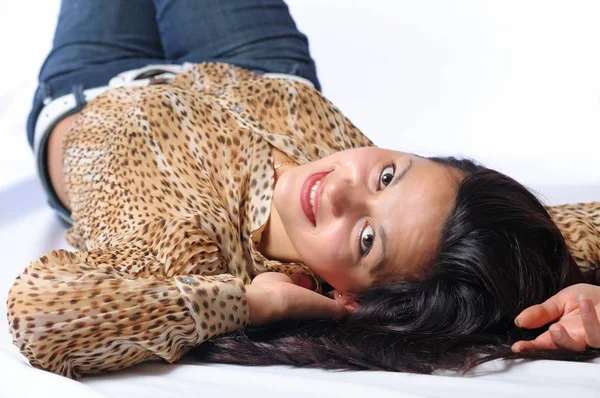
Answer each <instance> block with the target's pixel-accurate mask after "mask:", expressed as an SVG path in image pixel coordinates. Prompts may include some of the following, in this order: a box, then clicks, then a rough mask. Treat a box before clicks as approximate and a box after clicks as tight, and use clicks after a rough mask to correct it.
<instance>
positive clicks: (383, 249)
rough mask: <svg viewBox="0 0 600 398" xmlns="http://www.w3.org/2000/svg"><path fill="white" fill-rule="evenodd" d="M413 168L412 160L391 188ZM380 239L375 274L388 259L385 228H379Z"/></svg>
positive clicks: (390, 185) (391, 183)
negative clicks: (379, 250) (379, 251)
mask: <svg viewBox="0 0 600 398" xmlns="http://www.w3.org/2000/svg"><path fill="white" fill-rule="evenodd" d="M411 167H412V159H411V160H410V162H409V164H408V166H407V167H406V168H405V169H404V170H403V171H402V173H400V174H397V175H396V176H394V179H393V180H392V182H390V184H389V185H388V188H389V187H393V186H394V185H396V184H398V182H399V181H400V180H401V179H402V177H404V176H405V175H406V173H407V172H408V170H409V169H410V168H411ZM378 235H379V237H380V239H381V255H380V256H379V259H378V261H377V263H376V264H377V265H376V266H375V269H374V272H379V271H381V269H382V268H383V266H384V261H383V260H384V259H385V258H386V257H387V256H386V253H387V234H386V232H385V229H383V227H379V233H378Z"/></svg>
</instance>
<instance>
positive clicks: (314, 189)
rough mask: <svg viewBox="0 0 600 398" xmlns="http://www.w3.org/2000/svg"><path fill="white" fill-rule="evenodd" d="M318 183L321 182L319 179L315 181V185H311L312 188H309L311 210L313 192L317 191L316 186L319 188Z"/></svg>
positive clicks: (313, 204) (313, 206) (313, 201)
mask: <svg viewBox="0 0 600 398" xmlns="http://www.w3.org/2000/svg"><path fill="white" fill-rule="evenodd" d="M320 183H321V180H319V181H317V182H316V183H315V185H313V186H312V188H311V189H310V205H311V206H312V208H313V212H314V211H315V194H316V192H317V188H319V184H320Z"/></svg>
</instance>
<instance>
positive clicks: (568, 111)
mask: <svg viewBox="0 0 600 398" xmlns="http://www.w3.org/2000/svg"><path fill="white" fill-rule="evenodd" d="M223 1H226V0H223ZM288 3H289V4H290V8H291V10H292V14H293V15H294V17H295V19H296V21H297V23H298V25H299V27H300V29H301V30H302V31H303V32H304V33H306V34H307V35H308V37H309V40H310V46H311V50H312V54H313V57H314V58H315V60H316V62H317V68H318V74H319V77H320V79H321V82H322V84H323V89H324V93H325V95H326V96H328V97H329V98H330V99H331V100H332V101H333V102H334V103H335V104H336V105H337V106H338V107H340V108H341V109H342V110H343V111H344V112H345V114H346V115H347V116H348V117H349V118H350V119H351V120H352V121H353V122H354V123H355V124H356V125H357V126H358V127H360V128H361V129H362V130H363V132H365V134H367V135H368V136H369V137H371V138H372V139H373V140H374V142H375V143H376V144H378V145H380V146H384V147H390V148H394V149H398V150H405V151H411V152H416V153H419V154H423V155H434V154H458V155H465V156H469V157H474V158H475V159H477V160H480V161H482V162H483V163H484V164H486V165H488V166H490V167H494V168H497V169H499V170H500V171H503V172H505V173H507V174H509V175H511V176H513V177H515V178H517V179H518V180H519V181H521V182H523V183H525V184H526V185H528V186H530V187H531V188H533V189H535V190H537V191H539V192H541V194H543V196H544V198H545V199H546V200H547V202H549V203H559V202H567V201H571V202H575V201H591V200H600V23H598V21H600V1H597V0H587V1H584V0H568V1H567V0H561V1H558V0H497V1H491V0H460V1H458V0H455V1H447V0H419V1H415V0H388V1H386V0H289V1H288ZM58 5H59V1H58V0H43V1H42V0H19V1H9V0H0V51H1V52H0V54H1V56H0V57H1V58H0V314H4V313H5V312H6V305H5V303H6V292H7V290H8V288H9V286H10V284H11V283H12V281H13V279H14V278H15V277H16V275H17V274H18V272H19V271H20V270H22V269H23V267H25V266H26V265H27V263H28V262H29V261H30V260H32V259H33V258H35V257H37V256H39V255H41V254H43V253H44V252H47V251H49V250H51V249H54V248H60V247H65V248H66V247H68V246H67V244H66V242H65V241H64V238H63V235H64V231H65V229H64V226H63V225H61V224H60V223H59V222H58V220H57V219H56V217H55V216H54V215H53V214H52V212H51V210H50V209H48V208H47V207H46V206H45V205H44V199H43V196H42V193H41V190H40V188H39V186H38V184H37V182H36V180H35V174H34V167H33V160H32V157H31V155H30V151H29V148H28V146H27V143H26V138H25V118H26V115H27V112H28V110H29V106H30V102H31V97H32V95H33V91H34V89H35V85H36V77H37V72H38V70H39V67H40V65H41V63H42V61H43V58H44V57H45V55H46V53H47V52H48V50H49V48H50V44H51V39H52V33H53V29H54V25H55V23H56V16H57V12H58ZM7 329H8V325H7V324H6V318H5V317H4V316H0V371H1V372H3V373H2V374H3V376H2V377H0V379H1V380H2V382H0V383H1V385H2V386H1V388H0V397H2V396H13V395H11V393H10V392H11V391H12V392H17V391H18V392H19V393H20V395H22V396H28V394H32V396H36V397H37V398H39V397H41V396H52V395H53V393H52V391H55V390H52V389H53V388H60V389H61V392H62V395H63V396H65V397H67V396H74V397H79V396H91V394H92V390H94V391H96V392H99V393H102V394H106V396H115V397H116V396H124V395H125V396H128V397H136V396H140V397H142V396H143V397H152V396H161V398H165V397H168V396H173V397H175V396H181V395H183V394H188V393H189V391H190V389H194V388H196V387H197V385H198V384H200V383H201V384H202V388H203V392H205V393H206V392H207V391H208V392H210V393H215V394H216V393H219V394H221V395H223V394H224V395H223V396H230V394H233V393H234V392H238V393H239V394H240V395H244V396H261V397H264V396H270V395H273V396H279V395H280V394H282V393H285V394H286V395H287V396H289V397H292V396H307V395H308V396H329V397H331V396H338V395H339V394H343V395H344V396H356V395H357V394H359V393H360V394H361V396H364V395H366V394H367V393H371V394H373V395H377V396H406V397H408V396H411V397H412V396H438V395H440V394H444V395H446V396H457V397H459V396H460V397H464V396H473V397H480V396H504V395H505V394H508V395H510V396H540V397H544V398H547V397H551V396H556V397H559V396H564V395H566V394H567V391H568V392H569V393H570V394H571V393H572V395H574V396H575V395H576V396H577V397H578V398H581V397H584V396H590V397H591V396H594V395H595V394H597V391H598V390H599V389H600V372H599V371H598V367H597V365H589V364H565V363H560V362H548V361H546V362H544V361H540V362H535V363H532V364H529V365H523V366H517V367H515V368H514V369H513V368H511V369H509V370H508V371H507V372H497V373H492V374H488V375H485V376H482V377H478V378H475V379H457V378H442V377H432V376H411V375H398V374H386V373H369V372H362V373H345V374H331V373H326V372H320V371H316V370H286V369H279V368H258V369H247V368H238V367H223V369H222V368H221V367H213V366H202V367H200V366H198V365H197V364H196V365H185V364H181V365H176V366H172V367H168V369H169V370H168V371H166V370H164V369H163V368H164V367H159V368H156V366H154V365H149V366H142V367H138V368H137V370H136V369H134V370H131V371H126V372H123V373H121V374H119V375H117V376H111V377H104V378H89V379H87V380H85V381H84V384H82V383H74V382H68V381H67V380H64V379H63V378H58V377H55V376H53V375H49V374H45V373H43V372H39V371H34V370H31V369H30V368H29V367H28V366H26V365H25V364H24V362H23V358H22V357H20V356H19V355H18V351H17V350H16V347H13V346H12V345H11V340H10V336H9V334H8V333H7ZM157 369H159V371H157ZM161 375H162V376H163V377H161ZM230 375H234V376H230ZM307 377H308V378H311V379H312V380H311V382H310V383H306V382H305V381H304V380H305V378H307ZM32 378H35V380H36V383H37V384H34V383H31V382H30V380H31V379H32ZM265 380H268V383H267V384H263V382H264V381H265ZM86 388H87V390H86ZM7 391H8V392H7ZM84 391H85V392H84ZM401 393H402V395H398V394H401ZM3 394H8V395H3ZM596 396H597V395H596Z"/></svg>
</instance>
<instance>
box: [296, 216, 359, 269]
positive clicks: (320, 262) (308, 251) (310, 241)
mask: <svg viewBox="0 0 600 398" xmlns="http://www.w3.org/2000/svg"><path fill="white" fill-rule="evenodd" d="M305 238H306V239H307V242H306V245H303V250H302V251H299V253H300V255H301V257H302V258H303V260H304V262H305V263H306V264H307V265H308V266H309V267H310V266H311V265H314V266H315V267H318V268H319V269H326V270H331V271H335V272H337V270H340V269H342V270H343V269H345V268H349V267H350V266H351V264H350V261H351V252H350V247H349V246H348V231H347V230H346V229H345V228H344V227H343V226H342V225H334V226H330V227H329V228H327V229H326V230H324V231H321V232H320V233H318V234H315V235H309V236H308V237H305Z"/></svg>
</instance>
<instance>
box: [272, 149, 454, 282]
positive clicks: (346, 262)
mask: <svg viewBox="0 0 600 398" xmlns="http://www.w3.org/2000/svg"><path fill="white" fill-rule="evenodd" d="M457 178H460V174H459V173H457V172H455V171H453V170H452V169H449V168H448V167H445V166H443V165H440V164H438V163H435V162H433V161H431V160H428V159H424V158H420V157H418V156H415V155H411V154H406V153H402V152H396V151H392V150H386V149H381V148H372V147H368V148H359V149H352V150H347V151H342V152H338V153H335V154H333V155H330V156H328V157H325V158H323V159H320V160H318V161H315V162H311V163H307V164H304V165H301V166H298V167H294V168H292V169H290V170H289V171H287V172H285V173H284V174H283V175H281V177H280V178H279V179H278V180H277V184H276V186H275V193H274V199H273V203H274V206H275V208H276V210H277V212H278V213H279V217H280V218H281V223H282V225H283V228H284V229H285V232H286V234H287V235H288V237H289V240H290V241H291V243H292V245H293V246H294V248H295V250H296V251H297V253H298V255H299V257H300V259H301V261H302V262H303V263H304V264H305V265H306V266H308V267H309V268H310V269H311V270H312V271H313V272H315V273H316V274H317V275H319V276H320V277H321V278H323V280H325V281H326V282H327V283H329V284H330V285H332V286H333V287H334V288H335V289H337V290H338V291H341V292H355V293H359V292H362V291H364V290H366V289H368V288H370V287H372V286H374V285H377V284H385V283H386V281H391V280H392V279H396V278H399V279H404V278H411V277H418V276H419V275H420V274H421V272H422V271H423V267H424V265H425V264H426V263H427V262H428V260H430V259H431V257H432V256H433V255H434V254H435V251H436V248H437V245H438V242H439V238H438V236H439V234H440V232H441V229H442V226H443V224H444V222H445V220H446V218H447V217H448V215H449V213H450V211H451V209H452V206H453V203H454V199H455V196H456V190H457ZM317 181H318V184H317V185H316V186H315V184H316V183H317ZM311 190H312V191H314V194H311V193H310V192H311ZM311 196H312V199H311Z"/></svg>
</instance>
